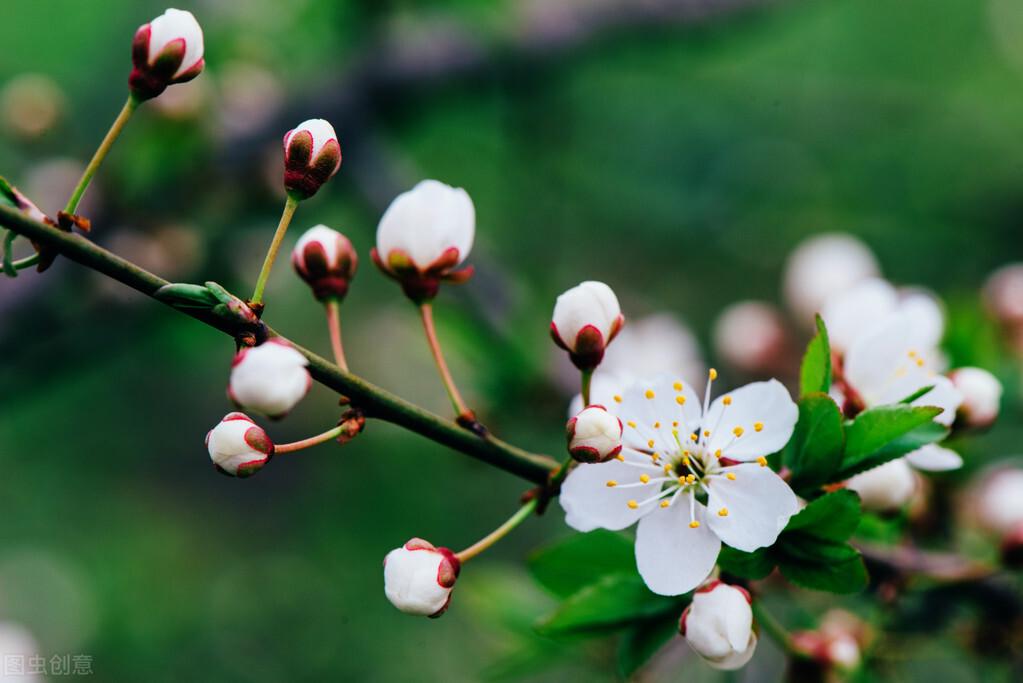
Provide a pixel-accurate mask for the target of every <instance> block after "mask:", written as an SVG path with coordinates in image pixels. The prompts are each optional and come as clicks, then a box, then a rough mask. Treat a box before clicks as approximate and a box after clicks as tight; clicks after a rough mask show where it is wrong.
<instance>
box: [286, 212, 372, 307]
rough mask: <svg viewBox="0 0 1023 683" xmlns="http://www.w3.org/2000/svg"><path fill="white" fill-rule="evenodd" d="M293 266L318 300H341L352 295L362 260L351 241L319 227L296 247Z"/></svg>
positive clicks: (300, 240) (307, 232)
mask: <svg viewBox="0 0 1023 683" xmlns="http://www.w3.org/2000/svg"><path fill="white" fill-rule="evenodd" d="M291 265H292V266H293V267H294V268H295V272H296V273H298V276H299V277H300V278H302V279H303V280H305V281H306V284H308V285H309V286H310V287H312V289H313V295H314V296H315V297H316V298H317V299H319V300H320V301H323V300H325V299H331V298H333V299H338V300H340V299H343V298H344V296H345V294H347V293H348V285H349V283H350V282H351V281H352V278H353V277H355V269H356V268H357V267H358V265H359V257H358V254H356V253H355V248H354V247H353V246H352V243H351V242H350V241H349V240H348V238H347V237H345V236H344V235H342V234H341V233H340V232H338V231H337V230H331V229H330V228H328V227H327V226H326V225H317V226H314V227H312V228H309V229H308V230H306V231H305V233H303V235H302V237H300V238H299V240H298V242H297V243H296V244H295V249H294V250H293V251H292V252H291Z"/></svg>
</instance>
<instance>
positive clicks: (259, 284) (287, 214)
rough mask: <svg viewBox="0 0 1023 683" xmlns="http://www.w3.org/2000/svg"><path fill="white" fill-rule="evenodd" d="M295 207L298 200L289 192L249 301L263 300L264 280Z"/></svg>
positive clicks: (268, 274) (275, 256)
mask: <svg viewBox="0 0 1023 683" xmlns="http://www.w3.org/2000/svg"><path fill="white" fill-rule="evenodd" d="M297 208H298V200H297V199H295V198H294V197H293V196H291V195H290V194H289V195H288V199H287V201H285V202H284V213H282V214H281V220H280V221H279V222H278V223H277V230H276V231H274V237H273V239H272V240H271V241H270V248H269V249H267V251H266V258H264V259H263V267H262V268H260V269H259V277H258V278H256V289H255V290H254V291H253V292H252V299H251V300H250V301H249V303H252V304H258V303H261V302H262V301H263V290H264V289H266V281H267V280H268V279H269V278H270V270H271V269H272V268H273V266H274V261H275V260H276V259H277V252H278V251H280V249H281V242H283V241H284V235H285V233H287V232H288V226H289V225H291V217H292V216H294V215H295V209H297Z"/></svg>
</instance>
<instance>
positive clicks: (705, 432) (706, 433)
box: [703, 429, 710, 438]
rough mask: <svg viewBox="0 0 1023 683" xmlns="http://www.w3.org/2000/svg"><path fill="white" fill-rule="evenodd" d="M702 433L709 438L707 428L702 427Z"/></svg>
mask: <svg viewBox="0 0 1023 683" xmlns="http://www.w3.org/2000/svg"><path fill="white" fill-rule="evenodd" d="M703 435H704V436H706V437H708V438H710V430H709V429H704V430H703Z"/></svg>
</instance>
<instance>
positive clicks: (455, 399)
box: [419, 303, 472, 416]
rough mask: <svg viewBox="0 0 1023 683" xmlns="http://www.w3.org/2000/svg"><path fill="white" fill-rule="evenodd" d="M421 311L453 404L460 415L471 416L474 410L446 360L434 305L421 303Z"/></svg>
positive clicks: (430, 343) (433, 351)
mask: <svg viewBox="0 0 1023 683" xmlns="http://www.w3.org/2000/svg"><path fill="white" fill-rule="evenodd" d="M419 313H420V316H421V317H422V319H423V330H425V331H426V341H427V343H428V344H429V345H430V352H431V353H433V360H434V362H435V363H436V364H437V371H438V372H439V373H440V378H441V380H442V381H443V382H444V388H445V389H446V390H447V392H448V398H449V399H451V405H452V406H453V407H454V409H455V414H456V415H458V416H463V415H465V416H471V415H472V412H471V411H470V410H469V409H468V408H467V407H466V405H465V401H464V400H462V395H461V394H460V393H458V387H456V386H455V380H454V379H453V378H452V377H451V370H449V369H448V364H447V361H445V360H444V353H443V352H442V351H441V350H440V341H439V340H438V339H437V329H436V327H435V326H434V324H433V305H432V304H429V303H425V304H420V305H419Z"/></svg>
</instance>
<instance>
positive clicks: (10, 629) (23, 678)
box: [0, 621, 46, 683]
mask: <svg viewBox="0 0 1023 683" xmlns="http://www.w3.org/2000/svg"><path fill="white" fill-rule="evenodd" d="M43 656H44V653H43V652H42V649H41V648H40V647H39V643H38V641H36V639H35V637H34V636H33V635H32V633H31V632H30V631H29V630H28V629H27V628H25V627H24V626H22V625H21V624H19V623H16V622H13V621H2V622H0V658H2V660H3V665H2V666H0V683H42V681H44V680H46V679H45V678H44V677H43V675H42V674H40V673H38V672H33V669H32V667H30V666H29V659H30V658H32V657H43Z"/></svg>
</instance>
